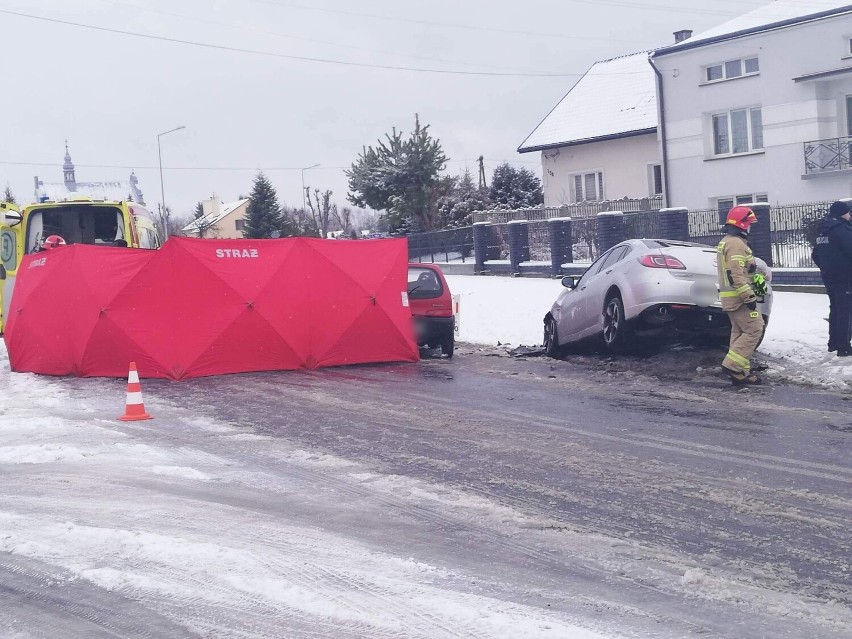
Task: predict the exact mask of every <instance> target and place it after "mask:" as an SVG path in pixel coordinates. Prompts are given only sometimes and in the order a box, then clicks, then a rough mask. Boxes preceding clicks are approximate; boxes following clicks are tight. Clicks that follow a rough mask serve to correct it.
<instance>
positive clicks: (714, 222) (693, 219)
mask: <svg viewBox="0 0 852 639" xmlns="http://www.w3.org/2000/svg"><path fill="white" fill-rule="evenodd" d="M723 221H724V220H722V213H720V212H719V209H704V210H699V211H690V212H689V240H690V241H691V242H698V243H699V244H709V245H711V246H716V244H718V243H719V240H721V239H722V223H723Z"/></svg>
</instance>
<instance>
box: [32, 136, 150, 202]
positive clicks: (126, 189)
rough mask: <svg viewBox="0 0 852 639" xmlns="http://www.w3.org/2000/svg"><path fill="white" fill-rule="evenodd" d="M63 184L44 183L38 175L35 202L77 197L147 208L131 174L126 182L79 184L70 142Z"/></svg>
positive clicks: (35, 178) (66, 145) (63, 172)
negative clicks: (114, 201)
mask: <svg viewBox="0 0 852 639" xmlns="http://www.w3.org/2000/svg"><path fill="white" fill-rule="evenodd" d="M62 179H63V181H62V182H44V181H42V180H40V179H39V177H38V176H37V175H36V176H35V177H34V178H33V182H34V186H35V191H34V196H35V201H36V202H39V201H42V200H53V201H58V200H64V199H68V198H71V197H73V196H75V195H82V196H85V197H90V198H94V199H101V198H104V199H107V200H118V201H126V202H138V203H139V204H141V205H142V206H145V197H144V196H143V195H142V191H141V189H140V188H139V179H138V178H137V177H136V174H135V173H133V172H131V173H130V177H129V178H128V180H127V181H126V182H122V181H115V182H78V181H77V175H76V171H75V169H74V162H72V161H71V154H70V153H69V152H68V142H67V141H66V142H65V162H64V163H63V164H62Z"/></svg>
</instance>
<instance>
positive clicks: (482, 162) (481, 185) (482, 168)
mask: <svg viewBox="0 0 852 639" xmlns="http://www.w3.org/2000/svg"><path fill="white" fill-rule="evenodd" d="M476 161H477V162H478V163H479V188H480V189H487V188H488V185H487V184H486V183H485V158H483V157H482V156H481V155H480V156H479V158H478V159H477V160H476Z"/></svg>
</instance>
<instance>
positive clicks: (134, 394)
mask: <svg viewBox="0 0 852 639" xmlns="http://www.w3.org/2000/svg"><path fill="white" fill-rule="evenodd" d="M119 419H120V420H121V421H123V422H138V421H140V420H143V419H153V417H151V416H150V415H149V414H148V413H146V412H145V404H143V403H142V385H141V384H140V383H139V372H138V371H137V370H136V362H130V373H128V375H127V401H126V402H125V406H124V415H122V416H121V417H119Z"/></svg>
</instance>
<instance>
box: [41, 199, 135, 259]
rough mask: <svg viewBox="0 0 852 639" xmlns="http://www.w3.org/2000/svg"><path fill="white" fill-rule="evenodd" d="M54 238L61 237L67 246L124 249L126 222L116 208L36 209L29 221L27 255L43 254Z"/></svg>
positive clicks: (80, 205)
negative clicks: (47, 241) (44, 246)
mask: <svg viewBox="0 0 852 639" xmlns="http://www.w3.org/2000/svg"><path fill="white" fill-rule="evenodd" d="M50 235H59V236H60V237H61V238H62V239H64V240H65V243H66V244H98V245H106V246H121V242H122V241H124V240H125V237H124V218H123V216H122V213H121V210H120V209H118V208H116V207H114V206H92V205H91V204H67V205H63V206H51V207H45V208H36V209H34V210H33V211H32V212H31V213H30V216H29V220H28V221H27V244H26V252H27V253H33V252H35V251H37V250H39V248H40V247H41V243H42V241H43V240H44V238H46V237H48V236H50ZM125 246H126V244H125Z"/></svg>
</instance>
